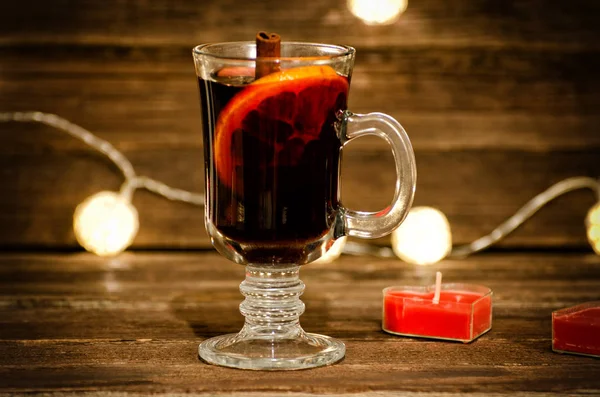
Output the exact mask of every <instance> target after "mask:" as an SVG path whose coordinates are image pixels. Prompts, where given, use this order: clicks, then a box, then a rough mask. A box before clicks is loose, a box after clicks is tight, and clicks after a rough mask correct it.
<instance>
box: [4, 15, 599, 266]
mask: <svg viewBox="0 0 600 397" xmlns="http://www.w3.org/2000/svg"><path fill="white" fill-rule="evenodd" d="M404 8H406V6H404ZM10 121H15V122H38V123H42V124H46V125H49V126H51V127H54V128H57V129H59V130H62V131H65V132H66V133H68V134H69V135H71V136H72V137H74V138H77V139H79V140H81V141H82V142H84V143H85V144H87V145H88V146H90V147H91V148H92V149H94V150H96V151H98V152H100V153H102V154H104V155H106V156H107V157H108V158H109V159H110V160H111V161H112V162H113V163H114V164H115V165H116V166H117V168H118V169H119V170H120V171H121V173H122V174H123V176H124V179H125V181H124V182H123V184H122V185H121V189H120V190H119V192H109V191H102V192H99V193H97V194H94V195H93V196H91V197H88V198H87V199H85V200H84V201H83V202H82V203H81V204H80V205H78V206H77V208H76V209H75V213H74V214H73V229H74V232H75V237H76V238H77V241H78V242H79V244H80V245H81V246H82V247H83V248H85V249H86V250H88V251H90V252H93V253H95V254H97V255H103V256H110V255H116V254H118V253H120V252H122V251H123V250H125V249H127V247H129V246H130V245H131V243H132V242H133V240H134V239H135V236H136V234H137V231H138V227H139V222H138V212H137V210H136V209H135V207H134V206H133V204H132V203H131V200H132V197H133V193H134V192H135V190H137V189H140V188H144V189H146V190H149V191H151V192H153V193H155V194H158V195H160V196H163V197H165V198H167V199H169V200H173V201H182V202H186V203H190V204H193V205H199V206H203V205H204V195H202V194H198V193H193V192H188V191H185V190H181V189H176V188H173V187H170V186H168V185H166V184H164V183H162V182H160V181H157V180H155V179H152V178H149V177H146V176H138V175H137V174H136V173H135V171H134V169H133V165H132V164H131V163H130V162H129V160H128V159H127V158H126V157H125V156H124V155H123V154H122V153H121V152H120V151H118V150H117V149H116V148H115V147H114V146H112V145H111V144H110V143H109V142H107V141H105V140H103V139H100V138H98V137H97V136H95V135H94V134H92V133H91V132H90V131H88V130H86V129H84V128H82V127H80V126H78V125H76V124H73V123H71V122H69V121H68V120H65V119H63V118H61V117H59V116H57V115H54V114H48V113H42V112H4V113H2V112H0V122H10ZM583 188H586V189H591V190H593V191H594V193H595V194H596V201H597V203H596V204H595V205H594V206H593V207H592V208H591V209H590V210H589V212H588V214H587V216H586V220H585V225H586V232H587V238H588V241H589V243H590V245H591V246H592V248H593V249H594V251H595V252H596V253H597V254H598V255H600V180H598V179H594V178H590V177H573V178H568V179H565V180H563V181H560V182H558V183H556V184H555V185H552V186H551V187H550V188H548V189H547V190H545V191H544V192H542V193H540V194H538V195H537V196H535V197H534V198H533V199H531V200H530V201H528V202H527V203H526V204H525V205H524V206H523V207H522V208H520V209H519V210H518V211H517V212H516V213H515V214H514V215H512V216H511V217H510V218H508V219H507V220H506V221H505V222H503V223H502V224H500V225H499V226H498V227H497V228H496V229H494V230H493V231H492V232H491V233H489V234H488V235H486V236H483V237H481V238H479V239H477V240H475V241H473V242H472V243H470V244H467V245H464V246H459V247H455V248H454V249H451V247H452V234H451V230H450V224H449V223H448V220H447V218H446V216H445V215H444V214H443V213H442V212H440V211H439V210H437V209H435V208H431V207H414V208H412V209H411V210H410V212H409V215H408V216H407V218H406V220H405V221H404V223H403V224H402V225H400V227H399V228H398V229H397V230H396V231H394V232H393V233H392V247H391V248H390V247H377V246H374V245H370V244H365V243H358V242H354V241H347V240H346V238H345V237H343V238H340V239H338V240H337V241H336V242H335V243H334V244H333V246H332V247H331V248H330V249H329V250H328V251H327V253H326V254H325V255H324V256H323V257H322V258H320V260H319V261H320V262H321V263H329V262H332V261H334V260H335V259H337V258H338V257H339V256H340V254H342V253H345V254H351V255H373V256H378V257H382V258H393V257H399V258H401V259H402V260H404V261H406V262H409V263H413V264H421V265H423V264H432V263H435V262H437V261H439V260H442V259H443V258H445V257H452V258H461V257H466V256H468V255H471V254H473V253H476V252H479V251H481V250H483V249H485V248H488V247H489V246H491V245H492V244H494V243H496V242H497V241H499V240H501V239H502V238H504V237H506V236H507V235H508V234H510V233H512V232H513V231H514V230H515V229H516V228H518V227H519V226H521V225H522V224H523V223H524V222H525V221H527V219H529V218H530V217H531V216H533V214H535V213H536V212H537V211H538V210H540V209H541V208H542V207H543V206H545V205H546V204H547V203H548V202H550V201H552V200H554V199H555V198H556V197H558V196H560V195H563V194H565V193H567V192H570V191H573V190H576V189H583Z"/></svg>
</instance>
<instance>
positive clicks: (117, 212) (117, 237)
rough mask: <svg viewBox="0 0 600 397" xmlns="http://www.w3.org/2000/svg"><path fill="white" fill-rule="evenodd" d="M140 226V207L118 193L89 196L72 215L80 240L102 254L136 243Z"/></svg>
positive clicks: (110, 254) (92, 250) (89, 249)
mask: <svg viewBox="0 0 600 397" xmlns="http://www.w3.org/2000/svg"><path fill="white" fill-rule="evenodd" d="M138 227H139V221H138V212H137V210H136V209H135V207H134V206H133V205H131V203H130V202H129V201H128V200H127V199H126V198H125V197H123V195H121V194H119V193H116V192H100V193H96V194H94V195H93V196H91V197H88V198H87V199H85V200H84V201H83V202H82V203H81V204H79V205H78V206H77V208H76V209H75V213H74V214H73V230H74V232H75V238H77V242H78V243H79V244H80V245H81V246H82V247H83V248H85V249H86V250H88V251H90V252H93V253H95V254H97V255H100V256H112V255H116V254H118V253H120V252H123V251H124V250H125V249H126V248H127V247H129V246H130V245H131V243H132V242H133V239H134V238H135V236H136V234H137V231H138Z"/></svg>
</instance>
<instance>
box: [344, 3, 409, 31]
mask: <svg viewBox="0 0 600 397" xmlns="http://www.w3.org/2000/svg"><path fill="white" fill-rule="evenodd" d="M407 6H408V0H348V9H349V10H350V12H351V13H352V14H354V16H356V17H358V18H360V19H362V21H363V22H364V23H365V24H367V25H389V24H392V23H394V22H396V21H397V20H398V17H399V16H400V14H402V13H403V12H404V11H405V10H406V7H407Z"/></svg>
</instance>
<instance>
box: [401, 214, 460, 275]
mask: <svg viewBox="0 0 600 397" xmlns="http://www.w3.org/2000/svg"><path fill="white" fill-rule="evenodd" d="M392 249H393V251H394V253H395V254H396V256H397V257H398V258H400V259H402V260H403V261H405V262H408V263H414V264H416V265H431V264H433V263H436V262H439V261H441V260H442V259H444V258H445V257H446V255H448V254H449V253H450V251H451V250H452V233H451V231H450V223H449V222H448V218H446V215H444V213H443V212H441V211H440V210H437V209H435V208H432V207H413V208H411V209H410V211H409V213H408V216H407V217H406V219H405V220H404V222H402V224H401V225H400V226H399V227H398V228H397V229H396V230H394V231H393V232H392Z"/></svg>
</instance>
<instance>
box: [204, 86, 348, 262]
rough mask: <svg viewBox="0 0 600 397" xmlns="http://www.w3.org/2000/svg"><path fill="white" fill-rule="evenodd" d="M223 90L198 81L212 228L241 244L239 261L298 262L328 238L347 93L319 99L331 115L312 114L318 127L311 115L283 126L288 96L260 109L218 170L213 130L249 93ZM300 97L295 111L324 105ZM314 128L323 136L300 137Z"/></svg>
mask: <svg viewBox="0 0 600 397" xmlns="http://www.w3.org/2000/svg"><path fill="white" fill-rule="evenodd" d="M237 80H238V82H239V80H240V79H239V78H238V79H237ZM231 82H233V81H232V80H229V83H231ZM226 83H227V82H224V81H221V82H216V81H207V80H202V79H199V87H200V97H201V105H202V116H203V136H204V155H205V167H206V178H207V181H208V184H207V191H206V193H207V206H208V208H207V217H208V219H207V221H209V222H211V223H212V224H213V225H214V227H215V228H216V229H217V230H218V231H219V232H220V233H221V234H223V235H224V236H225V237H226V238H229V239H231V240H234V241H236V242H239V243H243V244H244V246H245V247H246V248H245V252H243V253H242V255H243V256H244V257H246V259H247V260H248V261H250V262H260V263H291V262H301V261H302V257H303V255H304V252H305V251H306V249H305V247H306V245H307V244H310V243H311V242H313V241H317V240H319V239H320V238H322V237H323V236H324V235H325V234H327V232H328V231H330V229H331V228H332V226H333V223H334V220H335V216H336V213H337V210H338V176H339V156H340V154H339V151H340V147H341V143H340V140H339V138H338V137H337V132H336V129H335V123H336V121H337V118H336V114H338V112H340V111H341V110H344V109H345V108H346V98H347V91H346V92H343V93H340V92H332V93H331V95H335V97H333V98H321V99H326V100H324V101H323V103H328V104H330V105H329V106H330V108H328V109H317V110H318V111H316V112H313V113H314V116H315V117H319V118H320V120H316V121H315V120H310V119H307V117H311V115H313V113H311V112H309V111H306V112H300V113H299V114H298V116H297V117H295V119H294V120H293V122H292V121H290V120H289V119H288V120H285V121H283V120H282V119H281V117H280V116H279V115H281V114H282V113H289V112H290V111H292V109H285V106H287V105H286V103H288V102H289V101H288V102H286V101H285V100H284V99H285V95H289V93H283V94H282V93H280V94H279V95H275V96H273V97H272V98H270V99H269V101H271V102H263V104H262V105H261V106H260V109H256V110H253V111H251V112H248V113H247V114H246V115H245V117H244V119H243V123H242V127H241V128H238V129H236V130H235V131H233V132H231V139H230V147H229V148H228V149H227V150H224V151H221V153H222V154H221V155H223V156H232V160H231V161H230V163H229V164H231V166H230V167H228V168H222V169H221V170H217V168H218V167H219V164H221V163H220V161H221V162H222V160H219V159H216V158H215V142H216V141H217V137H216V135H215V134H216V129H215V125H216V123H217V120H218V119H219V116H220V115H221V112H222V111H223V109H224V107H225V106H226V105H227V104H228V103H229V101H231V100H232V98H234V97H235V96H236V95H237V94H238V93H240V92H242V91H243V90H244V89H245V87H247V86H245V85H240V84H238V85H234V84H226ZM295 95H296V96H297V98H296V99H295V102H294V103H295V104H296V106H301V105H298V103H302V102H303V101H304V102H306V103H309V102H307V101H311V102H310V103H311V104H314V101H315V100H317V101H319V100H320V99H319V98H312V97H308V96H307V97H306V98H302V95H311V94H310V92H307V93H304V92H299V93H296V94H295ZM288 99H289V98H288ZM317 108H318V107H317ZM296 112H298V111H297V110H296ZM314 122H317V123H318V124H319V125H321V127H320V130H319V131H316V132H315V131H312V132H310V134H311V135H303V134H304V128H305V125H314V124H315V123H314ZM321 123H322V124H321ZM307 134H308V132H307ZM223 169H225V170H226V171H225V174H224V171H223Z"/></svg>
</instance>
